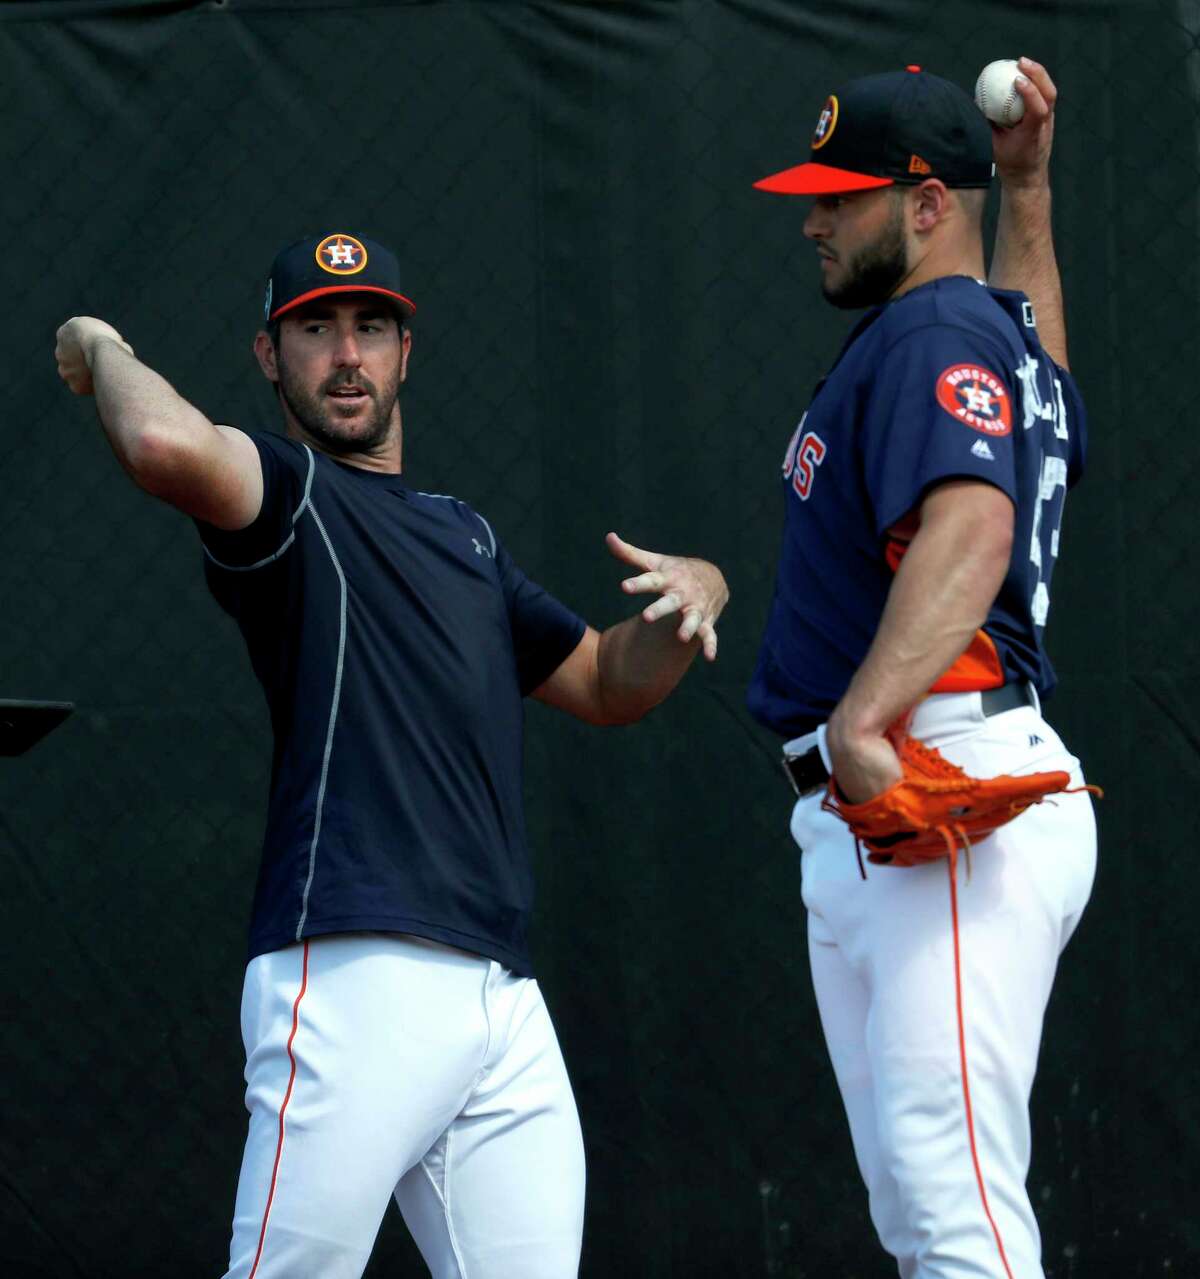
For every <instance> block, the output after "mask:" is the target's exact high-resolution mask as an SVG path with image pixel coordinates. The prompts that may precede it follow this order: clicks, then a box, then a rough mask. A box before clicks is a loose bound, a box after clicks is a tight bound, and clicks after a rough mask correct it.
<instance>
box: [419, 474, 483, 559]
mask: <svg viewBox="0 0 1200 1279" xmlns="http://www.w3.org/2000/svg"><path fill="white" fill-rule="evenodd" d="M417 492H418V493H420V495H421V496H422V497H436V498H440V499H441V501H443V502H457V503H458V504H459V506H467V504H466V503H465V502H464V501H463V500H462V499H461V498H458V497H454V496H453V495H452V494H450V493H426V492H424V491H423V490H421V489H418V490H417ZM467 510H468V511H471V508H470V507H469V506H467ZM471 514H472V515H473V516H474V517H475V518H476V519H477V520H478V521H479V522H480V524H482V525H483V527H484V528H485V529H487V534H488V540H489V541H490V542H491V545H492V559H495V558H496V535H495V533H493V532H492V526H491V525H490V524H489V523H488V522H487V520H485V519H484V518H483V516H482V515H480V514H479V512H478V511H471Z"/></svg>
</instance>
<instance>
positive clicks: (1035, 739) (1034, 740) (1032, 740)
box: [1029, 733, 1042, 746]
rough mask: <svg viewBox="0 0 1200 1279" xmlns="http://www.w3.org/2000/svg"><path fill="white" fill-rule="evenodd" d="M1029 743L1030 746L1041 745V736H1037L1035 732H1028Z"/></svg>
mask: <svg viewBox="0 0 1200 1279" xmlns="http://www.w3.org/2000/svg"><path fill="white" fill-rule="evenodd" d="M1029 744H1030V746H1041V745H1042V739H1041V738H1040V737H1039V736H1038V735H1037V734H1036V733H1030V734H1029Z"/></svg>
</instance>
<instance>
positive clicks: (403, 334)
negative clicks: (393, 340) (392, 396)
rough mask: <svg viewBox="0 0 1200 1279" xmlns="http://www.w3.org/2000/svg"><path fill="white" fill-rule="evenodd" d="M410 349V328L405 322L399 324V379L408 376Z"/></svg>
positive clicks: (402, 379) (401, 379)
mask: <svg viewBox="0 0 1200 1279" xmlns="http://www.w3.org/2000/svg"><path fill="white" fill-rule="evenodd" d="M411 351H412V330H411V329H410V328H409V327H408V325H407V324H402V325H401V326H400V381H401V382H403V381H404V380H405V378H407V377H408V357H409V353H410V352H411Z"/></svg>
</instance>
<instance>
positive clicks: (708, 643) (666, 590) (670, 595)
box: [604, 533, 729, 662]
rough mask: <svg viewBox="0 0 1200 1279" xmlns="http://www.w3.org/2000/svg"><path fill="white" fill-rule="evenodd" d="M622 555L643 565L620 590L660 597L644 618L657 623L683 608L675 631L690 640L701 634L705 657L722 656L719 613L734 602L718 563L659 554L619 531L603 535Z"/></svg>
mask: <svg viewBox="0 0 1200 1279" xmlns="http://www.w3.org/2000/svg"><path fill="white" fill-rule="evenodd" d="M604 540H605V542H607V544H608V549H609V550H610V551H611V552H612V554H613V555H614V556H616V558H617V559H619V560H621V561H622V562H623V563H625V564H629V565H630V566H631V567H633V568H636V569H641V570H642V571H641V572H640V573H638V574H637V575H636V576H635V577H627V578H626V579H625V580H624V581H623V582H622V583H621V589H622V590H623V591H624V592H625V593H626V594H627V595H641V594H645V593H646V592H654V593H657V594H658V595H659V596H660V597H661V598H659V599H657V600H655V601H654V603H653V604H650V605H647V607H646V608H644V609H643V610H642V620H643V621H646V622H657V621H658V619H659V618H660V617H668V616H670V614H672V613H681V614H682V621H681V622H680V624H679V630H678V631H677V632H676V634H677V635H678V636H679V638H680V640H681V641H683V642H684V643H685V644H686V643H690V642H691V641H692V640H693V639H695V638H697V637H698V638H699V640H700V643H701V645H702V646H703V649H704V656H705V657H706V658H707V659H708V660H709V661H710V662H711V661H713V660H715V658H716V656H717V630H716V622H717V618H718V617H720V616H721V610H722V609H723V608H724V607H725V605H726V604H727V603H728V601H729V588H728V587H727V586H726V585H725V578H724V576H723V575H722V573H721V570H720V569H719V568H717V566H716V565H715V564H710V563H709V562H708V561H707V560H698V559H691V558H689V557H688V556H683V555H659V554H658V553H657V552H655V551H643V550H641V549H640V548H638V547H636V546H631V545H630V544H629V543H628V542H626V541H623V540H622V539H621V538H620V537H618V536H617V535H616V533H609V534H608V536H607V537H606V538H605V539H604Z"/></svg>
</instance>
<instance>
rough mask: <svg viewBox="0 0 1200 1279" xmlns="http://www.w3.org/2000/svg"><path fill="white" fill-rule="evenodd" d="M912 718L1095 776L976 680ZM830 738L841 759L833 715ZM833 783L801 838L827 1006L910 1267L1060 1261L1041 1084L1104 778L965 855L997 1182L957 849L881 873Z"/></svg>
mask: <svg viewBox="0 0 1200 1279" xmlns="http://www.w3.org/2000/svg"><path fill="white" fill-rule="evenodd" d="M911 731H912V732H913V734H914V736H916V737H918V738H920V739H921V740H923V741H925V742H927V743H928V744H930V745H932V746H936V747H938V748H939V749H940V750H941V751H942V753H943V754H944V755H945V756H946V758H947V759H949V760H951V761H952V762H953V763H955V764H958V765H960V766H961V767H962V768H964V769H966V770H967V772H969V773H972V774H974V775H976V776H994V775H997V774H999V773H1024V772H1042V771H1046V770H1051V769H1063V770H1066V771H1067V772H1069V773H1071V775H1072V778H1073V780H1074V784H1075V785H1080V784H1082V781H1083V778H1082V774H1081V772H1080V769H1079V762H1078V760H1076V759H1075V758H1074V757H1073V756H1071V755H1070V754H1069V753H1068V752H1067V750H1066V748H1065V747H1064V746H1063V744H1062V742H1061V741H1060V740H1059V737H1058V735H1057V733H1055V731H1054V730H1053V729H1052V728H1051V727H1050V726H1049V725H1048V724H1047V723H1046V722H1045V720H1044V719H1042V717H1041V715H1040V713H1039V712H1038V711H1037V710H1035V709H1034V708H1033V707H1030V706H1026V707H1021V708H1018V709H1015V710H1010V711H1006V712H1004V713H1002V714H999V715H995V716H992V717H990V718H984V716H983V714H982V712H981V710H980V704H979V694H978V693H958V694H937V695H934V696H932V697H929V698H926V700H925V701H924V702H922V703H921V705H920V707H919V708H918V709H917V712H916V715H915V717H914V720H913V724H912V730H911ZM814 736H817V737H819V745H820V747H821V751H822V755H823V756H825V762H826V766H828V762H829V761H828V756H827V752H826V751H825V746H824V731H823V729H821V730H818V733H817V734H816V735H814ZM789 745H790V746H792V747H793V748H795V747H797V746H798V745H799V743H794V744H793V743H789ZM821 794H822V792H820V791H818V792H817V793H816V794H815V795H810V796H807V797H803V798H801V799H800V800H798V801H797V803H796V806H795V808H794V810H793V813H792V822H791V830H792V836H793V838H794V839H795V840H796V842H797V843H798V844H799V845H800V847H801V849H802V850H803V857H802V862H801V864H802V872H803V892H804V903H805V906H806V907H807V909H808V939H809V955H810V959H811V963H812V974H813V985H814V987H815V990H816V996H817V1004H818V1007H819V1010H820V1015H821V1023H822V1026H823V1029H824V1032H825V1040H826V1043H827V1045H828V1048H829V1055H830V1058H831V1060H832V1063H833V1068H834V1072H835V1074H836V1076H837V1082H838V1087H839V1088H840V1090H841V1094H842V1100H843V1103H844V1104H845V1108H846V1115H847V1117H848V1119H849V1122H850V1133H851V1138H852V1140H853V1143H854V1153H855V1156H856V1158H857V1160H858V1166H859V1170H860V1171H861V1173H862V1176H863V1180H864V1181H865V1182H866V1185H867V1190H868V1193H869V1199H870V1210H871V1219H872V1221H873V1222H874V1224H875V1228H876V1230H877V1231H878V1233H879V1238H880V1240H881V1242H882V1243H883V1246H884V1247H885V1248H886V1249H887V1250H888V1252H890V1253H891V1254H892V1255H893V1256H894V1257H895V1259H896V1262H897V1265H898V1268H899V1273H900V1275H901V1276H902V1279H985V1277H986V1279H1008V1277H1009V1276H1010V1275H1011V1279H1043V1272H1042V1267H1041V1261H1040V1257H1041V1242H1040V1237H1039V1234H1038V1227H1037V1222H1036V1220H1035V1218H1034V1215H1033V1210H1032V1207H1031V1205H1030V1202H1029V1196H1028V1194H1027V1192H1026V1189H1025V1179H1026V1176H1027V1175H1028V1171H1029V1141H1030V1138H1029V1095H1030V1089H1031V1087H1032V1084H1033V1076H1034V1071H1035V1068H1036V1065H1037V1056H1038V1046H1039V1042H1040V1039H1041V1032H1042V1017H1043V1014H1044V1012H1045V1008H1046V1002H1047V1000H1048V999H1049V996H1050V987H1051V984H1052V983H1053V980H1054V972H1055V967H1056V965H1057V962H1058V956H1059V953H1060V952H1061V951H1062V949H1063V947H1064V946H1065V945H1066V943H1067V941H1068V939H1069V938H1070V936H1071V933H1072V932H1073V931H1074V928H1075V925H1076V924H1077V923H1078V922H1079V917H1080V915H1081V914H1082V912H1083V908H1084V906H1085V905H1086V903H1087V899H1088V896H1089V894H1090V892H1091V887H1092V879H1093V876H1094V873H1095V864H1096V827H1095V820H1094V816H1093V812H1092V805H1091V799H1090V796H1088V795H1087V794H1077V795H1061V796H1056V797H1052V799H1051V800H1047V801H1046V802H1044V803H1042V804H1040V805H1036V806H1034V807H1033V808H1030V809H1029V810H1027V811H1026V812H1025V813H1023V814H1022V815H1021V816H1020V817H1018V818H1016V819H1015V820H1014V821H1012V822H1010V823H1009V824H1008V825H1006V826H1002V827H1001V828H1000V829H999V830H998V831H996V832H995V833H994V834H992V835H991V836H989V837H988V838H986V839H983V840H980V841H979V842H978V843H976V844H975V846H974V851H973V855H972V869H971V873H970V878H969V879H968V875H967V861H966V857H965V856H964V855H962V854H960V856H959V861H958V876H957V885H958V904H959V906H958V908H959V935H960V942H961V953H962V961H961V962H962V980H963V1020H964V1026H965V1045H966V1059H967V1076H968V1082H969V1089H970V1097H971V1104H972V1110H973V1116H974V1136H975V1146H976V1154H977V1157H978V1161H979V1168H980V1173H981V1176H982V1180H983V1185H984V1192H983V1193H981V1191H980V1188H979V1185H978V1184H977V1178H976V1172H975V1166H974V1161H973V1159H972V1152H971V1142H970V1137H969V1133H968V1127H967V1122H966V1105H965V1101H964V1094H963V1083H962V1071H961V1069H960V1060H959V1041H958V1020H957V1015H956V1010H955V986H954V939H953V932H952V926H951V909H950V882H949V871H948V866H947V862H946V861H941V862H935V863H933V864H930V865H926V866H915V867H906V868H900V867H892V866H874V865H871V864H869V863H866V873H867V879H866V881H865V882H864V881H863V880H862V878H861V876H860V873H859V868H858V861H857V859H856V856H855V848H854V839H853V837H852V836H851V835H850V834H849V831H848V830H847V828H846V826H845V825H844V824H843V823H842V822H841V821H840V820H839V819H838V818H836V817H834V816H833V815H832V814H830V813H827V812H824V811H822V809H821ZM985 1200H986V1206H985ZM989 1214H990V1219H989Z"/></svg>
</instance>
